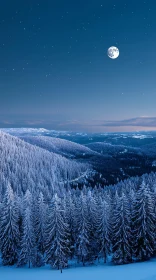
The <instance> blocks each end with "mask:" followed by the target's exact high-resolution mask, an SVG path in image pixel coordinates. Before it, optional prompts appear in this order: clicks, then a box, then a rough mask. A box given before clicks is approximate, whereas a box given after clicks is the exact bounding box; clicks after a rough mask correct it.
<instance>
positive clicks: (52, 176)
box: [0, 131, 88, 192]
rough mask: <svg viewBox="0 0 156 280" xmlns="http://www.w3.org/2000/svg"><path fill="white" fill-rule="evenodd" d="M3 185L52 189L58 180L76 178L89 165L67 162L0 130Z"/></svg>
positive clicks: (24, 189) (1, 177)
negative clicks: (7, 183) (8, 183)
mask: <svg viewBox="0 0 156 280" xmlns="http://www.w3.org/2000/svg"><path fill="white" fill-rule="evenodd" d="M0 159H1V160H0V185H3V184H5V183H6V182H7V181H9V182H10V183H11V184H12V186H13V188H14V189H17V188H18V191H19V192H21V191H22V192H25V191H26V189H27V188H29V189H35V188H39V186H40V188H49V189H53V187H54V185H55V186H56V184H58V182H59V181H61V182H62V181H63V180H66V179H67V176H68V179H74V178H76V177H78V176H80V175H81V174H82V173H83V172H85V171H86V169H87V168H88V166H84V165H82V164H80V163H77V162H73V161H71V160H68V159H66V158H64V157H62V156H61V155H58V154H55V153H50V152H48V151H46V150H44V149H41V148H39V147H35V146H33V145H31V144H28V143H26V142H24V141H22V140H21V139H19V138H17V137H14V136H11V135H9V134H6V133H4V132H1V131H0Z"/></svg>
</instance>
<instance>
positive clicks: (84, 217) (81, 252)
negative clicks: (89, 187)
mask: <svg viewBox="0 0 156 280" xmlns="http://www.w3.org/2000/svg"><path fill="white" fill-rule="evenodd" d="M75 214H76V217H75V218H76V219H75V221H76V225H75V226H76V227H77V242H76V256H77V257H78V260H79V261H81V262H82V263H83V265H85V262H86V261H90V260H92V256H91V254H90V253H91V243H90V231H91V225H90V222H89V215H88V207H87V199H86V195H84V194H83V192H82V193H81V196H80V198H79V199H78V203H77V209H76V212H75Z"/></svg>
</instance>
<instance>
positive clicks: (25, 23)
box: [0, 0, 156, 131]
mask: <svg viewBox="0 0 156 280" xmlns="http://www.w3.org/2000/svg"><path fill="white" fill-rule="evenodd" d="M155 30H156V1H155V0H148V1H140V0H135V1H134V0H131V1H129V0H125V1H122V0H114V1H112V0H110V1H104V0H101V1H100V0H79V1H73V0H66V1H65V0H57V1H53V0H42V1H41V0H38V1H36V0H14V1H12V0H10V1H9V0H5V1H1V3H0V35H1V40H0V126H1V127H8V126H10V127H19V126H31V127H45V128H51V129H61V130H64V129H69V130H86V131H121V130H123V131H125V130H133V129H136V128H137V129H145V128H147V129H153V128H155V127H156V118H155V117H156V106H155V104H156V78H155V77H156V33H155ZM110 46H117V47H118V48H119V50H120V56H119V58H117V59H115V60H112V59H110V58H108V56H107V49H108V48H109V47H110ZM151 119H152V122H151ZM131 120H132V121H131ZM109 121H111V122H109ZM127 121H128V123H129V125H128V126H127ZM109 124H110V125H109ZM135 126H136V127H135Z"/></svg>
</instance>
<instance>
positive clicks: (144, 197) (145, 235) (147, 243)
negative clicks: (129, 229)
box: [133, 179, 156, 261]
mask: <svg viewBox="0 0 156 280" xmlns="http://www.w3.org/2000/svg"><path fill="white" fill-rule="evenodd" d="M155 218H156V216H155V200H154V193H152V192H151V190H150V188H149V186H148V184H147V183H145V180H144V179H143V181H142V183H141V184H140V185H139V188H138V190H137V193H136V199H135V201H134V205H133V222H134V230H133V252H134V258H135V259H136V260H138V261H143V260H147V259H150V257H152V256H153V253H154V249H155V229H156V228H155Z"/></svg>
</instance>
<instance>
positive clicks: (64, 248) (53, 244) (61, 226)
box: [45, 194, 70, 273]
mask: <svg viewBox="0 0 156 280" xmlns="http://www.w3.org/2000/svg"><path fill="white" fill-rule="evenodd" d="M62 203H63V201H61V199H60V198H59V197H58V195H57V194H55V195H54V197H53V199H52V202H51V204H50V207H49V211H48V219H47V224H46V242H45V253H46V263H48V264H50V265H51V266H53V267H57V268H58V269H60V270H61V273H62V269H63V268H65V267H67V266H68V256H69V254H70V250H69V240H68V235H69V233H68V230H69V228H68V224H67V223H66V222H65V212H64V205H62Z"/></svg>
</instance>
